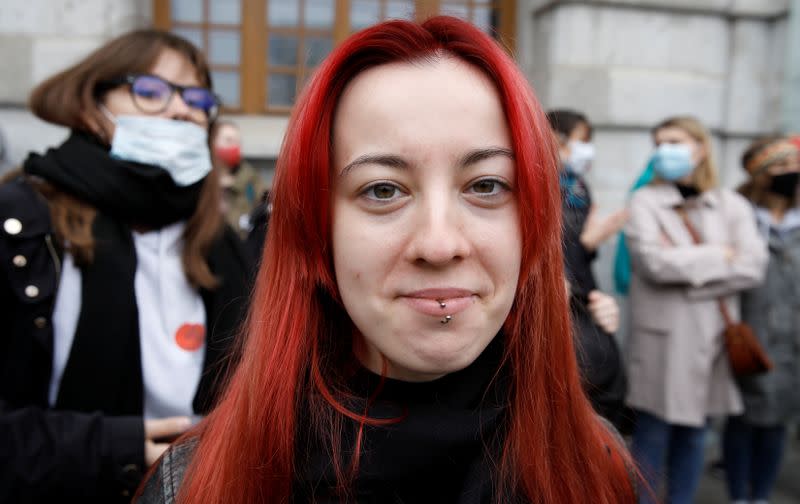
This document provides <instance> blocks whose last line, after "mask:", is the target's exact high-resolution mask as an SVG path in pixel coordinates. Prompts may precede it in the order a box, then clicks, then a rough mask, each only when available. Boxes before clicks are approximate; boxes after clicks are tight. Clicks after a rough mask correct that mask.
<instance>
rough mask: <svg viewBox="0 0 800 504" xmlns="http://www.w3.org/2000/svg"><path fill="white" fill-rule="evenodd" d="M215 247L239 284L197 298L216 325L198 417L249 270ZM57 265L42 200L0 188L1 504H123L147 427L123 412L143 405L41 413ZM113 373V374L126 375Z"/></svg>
mask: <svg viewBox="0 0 800 504" xmlns="http://www.w3.org/2000/svg"><path fill="white" fill-rule="evenodd" d="M214 247H222V248H224V249H226V250H229V249H235V250H239V251H240V253H239V254H229V253H228V254H225V255H226V257H227V261H228V262H227V264H226V268H225V270H226V271H240V272H241V275H239V278H226V279H225V280H226V281H224V282H223V283H222V287H221V288H220V289H219V290H218V291H215V293H214V294H211V293H209V292H205V291H201V294H202V297H203V300H204V302H205V304H206V312H207V314H209V318H213V320H208V321H207V324H206V326H207V327H208V328H209V335H208V339H207V341H206V356H205V362H204V366H203V374H202V378H201V381H200V384H199V386H198V390H197V394H196V396H195V400H194V409H195V412H196V413H198V414H203V413H205V412H207V410H208V409H209V408H210V406H211V405H212V403H213V399H214V397H215V395H216V392H217V386H218V383H219V381H220V380H219V378H220V373H221V372H222V370H223V368H224V366H222V365H221V364H222V363H223V361H224V359H226V357H227V356H228V354H229V352H230V349H231V347H232V342H233V340H234V338H233V334H234V332H235V331H236V330H237V328H238V325H239V322H240V320H241V319H242V316H243V313H244V308H245V305H246V297H247V294H248V288H249V286H248V285H247V282H248V276H249V267H250V265H249V260H248V258H247V257H246V256H245V255H244V253H243V252H242V249H241V245H240V243H239V241H238V238H237V237H236V236H235V234H234V233H233V232H232V231H230V230H226V232H225V233H224V234H223V236H222V237H221V238H220V239H219V240H218V242H217V244H216V245H215V246H214ZM62 255H63V254H62V251H61V250H60V248H59V246H58V244H57V242H56V240H55V236H54V231H53V227H52V223H51V220H50V212H49V208H48V205H47V202H46V201H45V200H44V198H43V197H42V196H41V195H40V194H39V193H38V192H37V191H36V190H35V189H33V187H31V185H30V184H29V183H28V182H27V181H26V180H25V179H24V178H21V177H20V178H17V179H15V180H12V181H10V182H7V183H5V184H3V185H0V446H1V447H2V449H0V502H51V501H55V500H56V499H57V500H66V501H69V500H71V499H72V498H78V497H80V499H81V500H82V501H83V502H87V501H88V502H95V501H96V502H113V501H115V500H120V501H126V502H127V501H129V500H130V496H131V495H132V493H133V491H134V490H135V488H136V486H137V485H138V484H139V482H140V481H141V478H142V474H143V471H144V470H145V469H146V468H144V467H143V465H144V453H143V452H144V427H143V420H142V417H141V416H140V414H139V415H133V416H131V415H130V414H127V415H122V414H121V413H120V411H124V412H130V411H137V408H138V411H139V413H141V403H142V398H140V397H139V398H127V397H122V398H121V399H120V400H118V401H117V402H118V403H119V404H120V406H119V410H120V411H93V412H77V411H61V410H56V409H52V408H50V406H49V404H48V388H49V383H50V377H51V368H52V359H53V327H52V325H51V317H52V314H53V309H54V304H55V296H56V290H57V288H58V279H59V273H60V264H61V258H62ZM231 256H233V257H231ZM214 266H215V265H214V264H213V263H212V264H211V267H212V270H213V269H214ZM234 276H236V275H234ZM92 294H95V293H92ZM83 295H84V297H85V296H86V293H84V294H83ZM96 295H103V293H102V292H98V293H96ZM109 336H113V333H112V332H111V331H109ZM72 358H74V357H73V355H70V359H72ZM135 358H138V357H135ZM114 364H115V365H114V366H112V369H119V370H120V372H119V373H117V374H121V373H122V372H124V371H122V370H124V369H126V367H127V368H130V364H129V363H123V362H116V363H114ZM123 364H125V365H123ZM121 378H122V377H120V376H103V377H102V379H103V380H109V381H113V380H120V379H121ZM139 379H140V376H139ZM126 402H130V404H125V403H126ZM134 404H135V405H136V406H133V405H134Z"/></svg>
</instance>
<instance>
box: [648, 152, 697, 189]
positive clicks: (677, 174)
mask: <svg viewBox="0 0 800 504" xmlns="http://www.w3.org/2000/svg"><path fill="white" fill-rule="evenodd" d="M651 162H652V163H653V171H654V172H655V174H656V175H657V176H658V177H660V178H662V179H664V180H669V181H671V182H672V181H675V180H678V179H681V178H683V177H685V176H686V175H688V174H690V173H692V171H693V170H694V163H693V162H692V149H691V148H690V147H689V146H688V145H683V144H667V143H665V144H661V145H659V146H658V148H657V149H656V151H655V152H654V153H653V157H652V158H651Z"/></svg>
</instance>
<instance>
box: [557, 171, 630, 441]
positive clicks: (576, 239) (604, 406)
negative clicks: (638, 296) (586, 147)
mask: <svg viewBox="0 0 800 504" xmlns="http://www.w3.org/2000/svg"><path fill="white" fill-rule="evenodd" d="M561 191H562V218H563V225H564V236H563V245H564V270H565V274H566V276H567V280H568V281H569V282H570V312H571V316H572V325H573V330H574V332H575V340H576V347H577V358H578V365H579V367H580V370H581V376H582V378H583V383H584V389H585V390H586V394H587V395H588V396H589V399H590V400H591V402H592V406H594V408H595V410H596V411H597V412H598V413H599V414H600V415H602V416H603V417H605V418H607V419H608V420H610V421H611V422H612V423H613V424H614V425H615V426H617V427H620V426H621V424H622V418H621V415H622V412H623V400H624V398H625V391H626V388H627V380H626V377H625V372H624V369H623V367H622V360H621V356H620V351H619V347H618V346H617V343H616V340H614V336H613V335H611V334H608V333H606V332H605V331H603V330H602V329H601V328H600V326H598V325H597V324H596V323H595V322H594V321H593V320H592V316H591V314H590V313H589V308H588V295H589V293H590V292H591V291H593V290H595V289H597V281H596V280H595V277H594V273H593V272H592V262H593V261H594V260H595V258H596V257H597V254H596V252H594V251H592V250H587V249H586V248H585V247H584V246H583V244H582V243H581V241H580V236H581V233H582V232H583V227H584V226H585V225H586V220H587V218H588V216H589V211H590V210H591V207H592V197H591V193H590V192H589V188H588V186H587V185H586V181H585V180H584V179H583V177H581V176H579V175H575V174H572V173H569V172H567V171H564V172H563V173H562V174H561Z"/></svg>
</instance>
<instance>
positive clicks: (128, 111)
mask: <svg viewBox="0 0 800 504" xmlns="http://www.w3.org/2000/svg"><path fill="white" fill-rule="evenodd" d="M148 73H150V74H152V75H155V76H157V77H161V78H162V79H164V80H166V81H167V82H171V83H173V84H178V85H179V86H201V85H202V84H201V83H200V81H199V80H198V79H197V69H196V68H195V67H194V66H193V65H192V63H191V62H190V61H189V60H188V59H187V58H186V57H185V56H183V55H182V54H181V53H179V52H178V51H175V50H174V49H164V50H163V51H161V54H160V55H159V56H158V59H156V62H155V64H154V65H153V68H151V69H150V71H149V72H148ZM102 103H103V105H105V107H106V108H107V109H108V111H109V112H111V114H113V115H114V116H115V117H116V116H119V115H148V116H155V117H164V118H167V119H177V120H183V121H191V122H193V123H196V124H198V125H200V126H203V127H206V126H208V117H207V116H206V114H205V113H204V112H203V111H201V110H199V109H197V108H192V107H189V106H188V105H187V104H186V102H184V101H183V98H181V95H180V93H178V92H175V93H173V95H172V98H171V99H170V100H169V103H168V105H167V107H166V108H165V109H164V110H163V111H161V112H160V113H156V114H148V113H146V112H143V111H142V110H141V109H140V108H139V107H137V106H136V104H135V103H134V102H133V97H132V96H131V93H130V90H129V87H128V86H119V87H116V88H114V89H112V90H111V91H109V92H108V93H106V95H105V96H104V97H103V100H102ZM108 133H109V138H110V137H111V136H113V134H114V126H113V124H112V125H111V126H110V131H109V132H108Z"/></svg>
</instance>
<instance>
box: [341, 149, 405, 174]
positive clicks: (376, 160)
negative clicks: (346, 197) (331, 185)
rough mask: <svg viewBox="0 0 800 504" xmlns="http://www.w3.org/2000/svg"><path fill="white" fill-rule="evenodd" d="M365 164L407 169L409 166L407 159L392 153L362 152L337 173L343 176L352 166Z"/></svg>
mask: <svg viewBox="0 0 800 504" xmlns="http://www.w3.org/2000/svg"><path fill="white" fill-rule="evenodd" d="M365 164H376V165H382V166H388V167H389V168H400V169H407V168H408V166H409V163H408V161H406V160H405V159H403V158H401V157H400V156H397V155H394V154H364V155H361V156H358V157H357V158H355V159H354V160H353V161H351V162H349V163H347V165H346V166H345V167H344V168H343V169H342V172H341V173H340V174H339V177H344V176H346V175H347V174H348V173H349V172H350V170H352V169H353V168H357V167H359V166H361V165H365Z"/></svg>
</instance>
